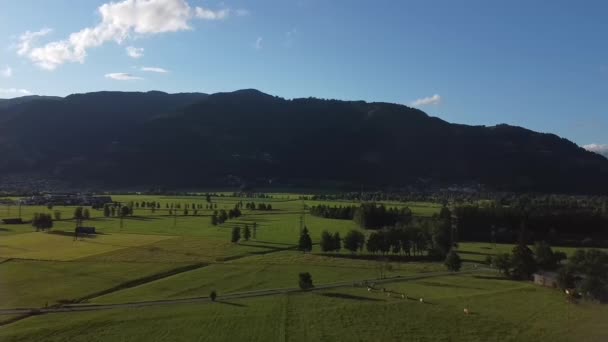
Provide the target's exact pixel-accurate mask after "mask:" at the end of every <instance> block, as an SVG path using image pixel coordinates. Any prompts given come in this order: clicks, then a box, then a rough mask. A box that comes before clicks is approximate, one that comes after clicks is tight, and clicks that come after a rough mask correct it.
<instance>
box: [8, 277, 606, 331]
mask: <svg viewBox="0 0 608 342" xmlns="http://www.w3.org/2000/svg"><path fill="white" fill-rule="evenodd" d="M483 276H485V277H487V279H485V278H474V276H450V277H442V278H435V279H433V281H432V282H429V280H419V281H412V282H407V283H395V284H393V285H391V286H390V287H392V289H394V290H399V291H403V292H405V293H407V294H408V295H410V296H411V297H412V298H417V297H419V296H425V301H426V303H424V304H422V303H420V302H419V301H418V300H414V299H401V298H400V297H395V296H393V297H390V298H389V297H387V296H385V294H384V293H380V292H372V293H369V292H368V291H366V290H365V288H343V289H338V290H327V291H319V292H313V293H303V294H292V295H279V296H273V297H262V298H253V299H246V300H232V301H227V302H222V301H221V296H220V298H219V299H220V302H217V303H210V304H183V305H175V306H159V307H149V308H140V309H121V310H109V311H101V312H91V313H81V314H78V315H70V314H53V315H49V316H41V317H34V318H32V319H28V320H24V321H21V322H18V323H14V324H12V325H11V327H10V329H1V330H0V338H1V339H2V340H3V341H34V340H36V341H39V340H45V341H107V340H124V336H130V337H134V338H129V340H133V341H166V340H172V341H192V340H197V341H200V340H202V341H234V340H247V341H339V340H345V339H346V340H349V341H404V340H421V341H484V342H485V341H539V340H551V341H572V340H579V339H580V338H581V336H584V339H583V340H584V341H605V337H606V336H607V334H608V327H607V326H606V324H605V323H606V321H605V318H606V317H607V315H608V308H607V307H605V306H601V305H598V304H589V303H582V304H571V303H568V302H567V301H565V300H564V298H563V297H562V296H561V295H560V294H559V293H558V292H556V291H552V290H550V289H545V288H539V287H535V286H532V285H529V284H522V283H513V282H510V281H505V280H500V279H493V277H492V275H491V274H489V275H483ZM483 276H482V277H483ZM478 277H479V276H478ZM464 307H467V308H469V310H471V314H470V315H464V314H463V308H464Z"/></svg>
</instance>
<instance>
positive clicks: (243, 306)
mask: <svg viewBox="0 0 608 342" xmlns="http://www.w3.org/2000/svg"><path fill="white" fill-rule="evenodd" d="M215 302H216V303H220V304H226V305H231V306H238V307H242V308H246V307H247V305H245V304H241V303H233V302H226V301H223V300H216V301H215Z"/></svg>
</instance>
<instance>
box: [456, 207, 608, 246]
mask: <svg viewBox="0 0 608 342" xmlns="http://www.w3.org/2000/svg"><path fill="white" fill-rule="evenodd" d="M604 206H605V205H602V206H601V207H594V206H588V205H577V204H576V202H572V201H563V202H559V201H549V202H544V201H543V202H537V201H527V202H526V201H524V199H523V198H522V199H520V200H519V201H518V202H515V203H512V205H510V206H503V205H502V204H501V203H500V202H491V203H489V204H488V203H486V204H468V205H460V206H456V207H455V214H456V217H458V222H457V228H458V232H459V235H460V237H461V238H463V239H467V240H476V241H488V240H491V241H494V242H504V243H512V242H515V241H517V240H518V238H519V231H520V229H521V225H522V222H523V223H525V225H526V231H527V236H526V239H527V240H528V241H534V240H538V239H539V238H541V237H542V238H543V239H547V240H548V241H549V242H551V243H553V244H560V245H575V244H583V245H587V244H593V243H598V242H599V241H605V239H606V238H607V237H608V211H607V210H606V209H604ZM575 227H576V229H574V228H575Z"/></svg>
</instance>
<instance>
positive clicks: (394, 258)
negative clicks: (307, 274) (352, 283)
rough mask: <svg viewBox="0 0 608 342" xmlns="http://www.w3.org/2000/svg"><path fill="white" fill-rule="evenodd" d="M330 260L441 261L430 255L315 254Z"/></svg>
mask: <svg viewBox="0 0 608 342" xmlns="http://www.w3.org/2000/svg"><path fill="white" fill-rule="evenodd" d="M313 254H315V255H321V256H324V257H330V258H342V259H354V260H374V261H399V262H409V261H439V260H440V259H438V258H435V257H432V256H428V255H416V256H413V255H412V256H407V255H376V254H333V253H313Z"/></svg>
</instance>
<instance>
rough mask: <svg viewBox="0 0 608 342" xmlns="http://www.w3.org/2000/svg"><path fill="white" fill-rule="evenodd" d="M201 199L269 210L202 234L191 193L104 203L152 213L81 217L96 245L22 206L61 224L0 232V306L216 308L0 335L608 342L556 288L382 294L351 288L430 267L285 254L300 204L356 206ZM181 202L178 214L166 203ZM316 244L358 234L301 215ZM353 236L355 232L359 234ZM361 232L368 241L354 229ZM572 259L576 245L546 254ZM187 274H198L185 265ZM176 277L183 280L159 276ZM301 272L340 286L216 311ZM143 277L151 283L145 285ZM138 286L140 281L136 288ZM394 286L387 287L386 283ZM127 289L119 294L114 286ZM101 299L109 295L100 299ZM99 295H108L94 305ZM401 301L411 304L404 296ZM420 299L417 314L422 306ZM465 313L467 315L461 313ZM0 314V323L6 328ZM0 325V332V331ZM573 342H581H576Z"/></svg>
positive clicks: (492, 280)
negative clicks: (238, 236)
mask: <svg viewBox="0 0 608 342" xmlns="http://www.w3.org/2000/svg"><path fill="white" fill-rule="evenodd" d="M222 194H224V196H218V197H212V203H213V205H214V206H215V205H216V204H217V209H218V210H219V209H226V210H229V209H231V208H233V207H234V205H235V204H236V203H237V202H238V201H241V200H242V201H243V202H244V203H246V202H252V201H253V202H256V203H260V202H263V203H271V204H272V207H273V210H272V211H257V210H247V209H243V210H242V214H243V215H242V216H241V217H239V218H237V219H232V220H228V221H227V222H226V223H224V224H223V225H221V226H213V225H211V214H212V213H213V210H215V208H214V209H199V210H198V214H197V215H193V210H192V209H189V215H183V209H184V208H183V207H184V205H185V204H186V203H188V204H192V203H194V204H196V205H198V204H202V205H203V207H204V206H205V205H207V202H206V200H205V197H204V196H203V195H200V196H180V197H168V196H140V195H120V196H112V197H113V199H114V200H115V201H120V202H123V203H126V202H130V201H133V202H142V201H147V202H151V201H156V202H159V203H160V204H161V208H160V209H157V210H155V211H154V212H153V211H152V210H150V209H142V208H135V210H134V215H133V216H132V217H127V218H125V219H123V220H121V219H119V218H117V217H110V218H106V217H103V211H101V210H92V209H90V213H91V219H90V220H87V221H85V222H84V224H83V225H85V226H93V227H95V228H96V229H97V232H98V233H99V234H98V235H97V236H96V237H94V238H93V237H84V238H79V239H76V240H75V239H74V237H73V231H74V227H75V222H74V221H73V220H72V219H71V216H72V214H73V212H74V209H75V208H74V207H63V206H55V207H54V208H53V209H52V210H49V209H48V208H47V207H44V206H22V208H21V215H22V217H23V218H24V219H26V220H29V219H30V218H31V217H32V216H33V215H34V213H36V212H45V213H53V212H54V211H55V210H59V211H60V212H61V215H62V220H60V221H55V222H54V228H53V229H52V231H51V232H48V233H47V232H34V229H33V228H32V227H31V225H30V224H23V225H6V224H0V308H15V307H43V306H45V305H47V304H48V305H54V304H57V303H60V302H66V301H71V300H75V299H79V298H83V297H91V298H90V299H89V300H88V301H89V302H91V303H125V302H138V301H147V300H159V299H176V298H190V297H201V296H202V297H205V296H207V295H208V294H209V292H210V291H211V290H217V291H218V293H219V295H220V297H219V300H220V301H219V302H217V303H197V304H180V305H166V306H152V307H146V308H131V309H112V310H107V311H99V312H86V313H77V314H74V313H65V314H49V315H41V316H35V317H30V318H27V319H24V320H20V321H18V322H15V323H11V324H9V325H4V326H0V340H2V341H107V340H118V341H123V340H129V341H131V340H134V341H138V340H141V341H166V340H171V341H193V340H196V341H223V340H230V341H240V340H247V341H256V340H258V341H279V340H280V341H287V340H288V341H311V340H314V341H338V340H349V341H404V340H414V341H425V340H427V341H484V342H485V341H539V340H554V341H571V340H575V339H582V340H584V341H605V340H608V325H607V324H606V317H608V309H607V308H606V306H601V305H597V304H593V303H579V304H572V303H569V302H567V301H566V300H565V298H564V296H563V294H562V293H561V292H559V291H557V290H552V289H546V288H540V287H537V286H534V285H532V284H531V283H526V282H513V281H509V280H505V279H503V278H502V277H500V276H499V275H498V274H497V273H494V272H477V273H475V274H455V275H452V276H441V277H432V278H425V279H418V280H409V281H394V282H390V283H388V284H383V285H382V287H385V288H386V290H387V291H389V293H390V294H391V296H390V297H389V296H388V295H387V292H380V291H371V292H368V291H367V289H366V288H358V287H353V286H352V285H351V284H352V283H354V282H358V281H361V280H365V279H376V278H378V277H380V275H381V274H383V275H384V276H388V277H397V276H408V275H413V274H422V273H428V272H435V271H442V270H445V267H444V266H443V265H442V263H440V262H419V263H418V262H397V261H395V260H393V261H378V260H366V259H364V258H350V257H349V252H347V251H344V250H343V251H342V252H340V253H327V254H323V253H321V251H320V249H319V246H318V245H314V246H313V251H312V253H306V254H303V253H301V252H298V251H295V250H294V248H295V246H296V244H297V241H298V237H299V232H300V219H301V214H302V211H303V208H304V205H306V206H312V205H319V204H327V205H332V206H333V205H343V206H344V205H358V203H357V202H348V201H308V200H307V201H302V200H300V199H299V196H300V195H298V194H290V193H278V194H272V195H273V198H272V199H250V198H234V197H230V193H228V192H224V193H222ZM172 203H173V204H176V203H180V204H181V205H182V208H181V209H178V210H177V215H169V210H168V209H166V205H167V204H172ZM385 205H387V206H399V207H400V206H405V205H407V206H408V207H409V208H410V209H412V211H413V213H414V215H417V216H426V217H428V216H432V215H433V214H435V213H438V212H439V210H440V208H441V206H440V205H438V204H433V203H418V202H415V203H385ZM17 215H18V207H17V206H11V207H10V208H9V207H7V206H0V219H1V218H8V217H17ZM254 223H256V224H257V236H256V239H252V240H250V241H241V242H240V243H239V244H233V243H231V242H230V235H231V230H232V228H233V227H244V225H246V224H247V225H249V227H250V228H253V224H254ZM303 223H304V224H305V225H306V226H307V228H308V229H309V231H310V235H311V237H312V240H313V243H315V244H316V243H317V242H318V241H319V239H320V236H321V232H322V231H323V230H328V231H330V232H339V233H340V234H341V235H342V236H344V235H345V234H346V233H347V232H348V231H349V230H351V229H358V230H360V228H358V227H357V225H356V224H355V223H354V222H352V221H349V220H333V219H324V218H319V217H314V216H311V215H305V217H304V222H303ZM361 231H362V232H364V231H363V230H361ZM364 233H366V234H368V233H369V232H364ZM512 248H513V245H508V244H496V245H494V244H490V243H470V242H462V243H460V244H459V247H458V252H459V253H460V255H461V257H462V258H463V259H464V261H465V262H467V263H466V264H465V266H464V267H465V269H471V268H473V265H472V264H471V263H476V262H483V261H484V260H485V258H486V256H487V255H495V254H498V253H508V252H510V251H511V249H512ZM555 249H556V250H563V251H564V252H566V253H568V254H571V253H572V252H573V251H574V249H573V248H560V247H557V248H555ZM193 265H195V266H193ZM184 266H188V267H191V268H192V269H188V270H184V271H180V272H179V273H176V274H172V275H169V274H168V273H167V272H169V271H171V270H176V269H181V268H183V267H184ZM300 272H310V273H311V274H312V277H313V281H314V283H315V284H316V285H318V286H320V285H323V284H329V283H337V282H346V284H349V285H347V286H344V287H340V288H337V289H333V290H325V291H314V292H311V293H298V294H290V295H274V296H270V297H262V298H250V299H241V300H234V301H222V295H225V294H230V293H238V292H247V291H255V290H265V289H277V288H294V287H297V279H298V274H299V273H300ZM153 275H162V276H159V277H156V278H154V277H152V276H153ZM141 279H143V280H144V281H139V282H136V283H133V282H134V281H138V280H141ZM395 279H398V278H395ZM126 283H129V284H132V285H130V286H127V287H121V284H126ZM110 289H111V291H108V290H110ZM102 291H106V292H107V293H106V294H102V295H98V296H91V295H92V294H96V293H100V292H102ZM400 294H406V295H407V296H409V297H410V299H402V298H401V296H400ZM420 297H422V298H424V301H425V302H426V303H420V301H419V300H418V299H419V298H420ZM465 307H466V308H469V310H471V312H472V314H471V315H464V314H463V308H465ZM11 317H12V316H10V315H5V316H0V322H2V321H5V320H6V319H9V318H11ZM0 325H1V323H0ZM582 337H584V338H582Z"/></svg>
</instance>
